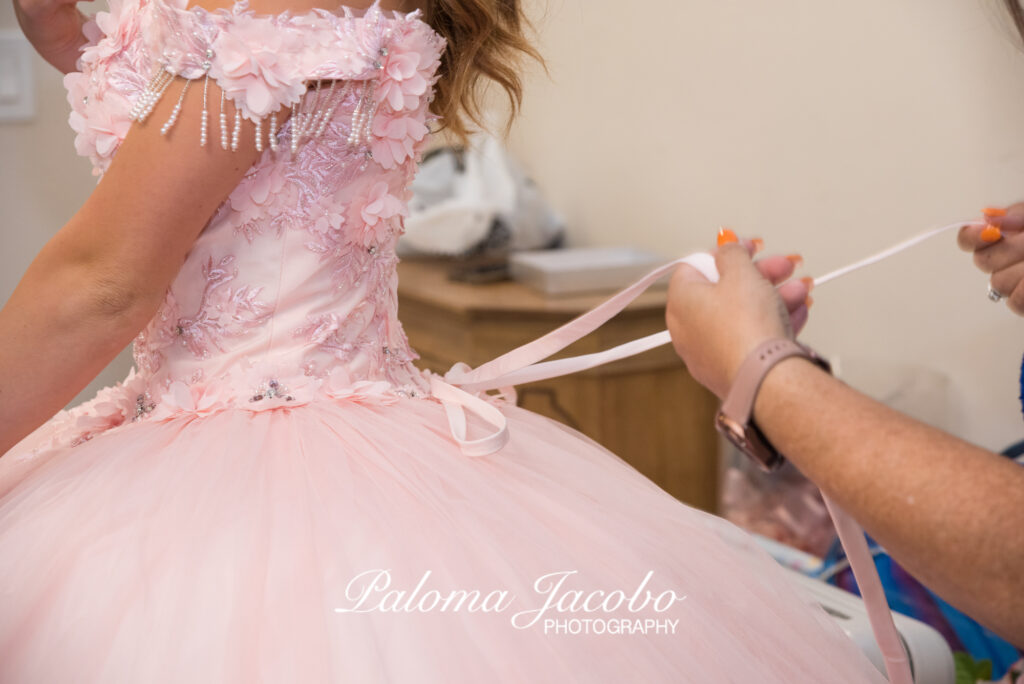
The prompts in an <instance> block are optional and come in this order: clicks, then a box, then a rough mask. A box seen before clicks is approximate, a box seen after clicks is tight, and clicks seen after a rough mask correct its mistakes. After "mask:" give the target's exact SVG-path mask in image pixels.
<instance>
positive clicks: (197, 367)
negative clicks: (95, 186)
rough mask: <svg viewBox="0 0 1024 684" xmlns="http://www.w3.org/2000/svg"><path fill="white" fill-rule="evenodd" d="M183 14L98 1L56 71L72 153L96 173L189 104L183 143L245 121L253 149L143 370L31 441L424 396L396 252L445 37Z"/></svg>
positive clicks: (304, 17)
mask: <svg viewBox="0 0 1024 684" xmlns="http://www.w3.org/2000/svg"><path fill="white" fill-rule="evenodd" d="M184 4H185V2H184V0H111V1H110V9H109V11H108V12H100V13H99V14H97V15H96V17H95V19H94V20H92V21H90V22H89V23H88V24H87V25H86V27H85V31H86V37H87V38H88V40H89V43H88V45H87V47H86V48H85V49H84V51H83V53H82V55H81V58H80V61H79V71H78V72H75V73H71V74H68V75H67V76H66V77H65V85H66V87H67V91H68V99H69V102H70V104H71V108H72V113H71V116H70V124H71V127H72V128H73V130H74V131H75V133H76V134H77V136H76V139H75V146H76V149H77V151H78V153H79V154H81V155H84V156H87V157H88V158H90V159H91V160H92V162H93V166H94V173H95V174H97V175H100V174H102V173H103V172H104V171H105V170H106V168H107V167H108V165H109V163H110V161H111V159H112V158H113V156H114V154H115V153H116V151H117V148H118V146H119V145H120V143H121V141H122V140H124V138H125V136H126V135H127V133H128V131H129V129H130V128H131V126H132V123H133V121H138V120H143V119H145V117H146V116H148V114H149V111H150V110H152V108H153V105H154V104H155V102H156V100H157V99H159V98H160V97H173V98H177V99H179V101H180V100H181V99H184V98H185V97H201V98H203V102H204V111H203V119H204V120H203V124H202V131H203V133H202V139H201V140H198V141H196V144H203V145H206V144H214V145H222V146H223V147H225V148H230V147H237V144H238V135H239V125H240V122H241V120H242V119H248V120H250V121H252V122H254V123H255V124H256V126H255V129H256V136H257V149H258V150H261V151H262V155H261V157H260V159H259V161H258V162H257V163H256V164H255V165H254V166H253V167H252V168H251V169H250V170H249V172H248V173H247V174H246V176H245V178H244V179H243V180H242V182H241V183H240V184H239V185H238V187H237V188H236V189H235V190H234V191H233V192H232V194H231V195H230V197H228V198H227V200H226V201H224V202H223V204H222V205H221V206H220V208H219V209H218V210H217V212H216V213H215V214H214V216H213V217H212V219H211V220H210V222H209V223H208V224H207V226H206V227H205V228H204V229H203V231H202V233H201V234H200V235H199V237H198V239H197V240H196V242H195V244H194V245H193V246H192V249H191V251H190V252H189V254H188V257H187V259H186V261H185V263H184V265H183V267H182V268H181V271H180V272H179V274H178V275H177V277H176V278H175V280H174V282H173V283H172V284H171V286H170V287H169V288H168V291H167V294H166V298H165V299H164V302H163V304H162V305H161V307H160V308H159V310H158V312H157V313H156V315H155V316H154V317H153V319H152V320H151V321H150V323H149V324H148V325H147V326H146V327H145V329H144V330H143V331H142V332H141V333H140V334H139V336H138V337H137V338H136V340H135V342H134V357H135V365H136V368H135V369H133V371H132V373H131V374H130V375H129V376H128V378H127V379H126V380H125V381H124V382H122V383H120V384H118V385H116V386H114V387H110V388H107V389H105V390H103V391H102V392H101V393H100V394H99V395H98V396H97V397H96V398H94V399H93V400H91V401H89V402H87V403H85V404H83V405H81V406H79V407H76V408H75V409H72V410H71V411H65V412H61V414H58V416H57V417H56V418H55V419H54V420H53V421H51V424H50V435H51V437H50V439H48V440H47V441H46V442H45V443H43V444H41V445H40V447H39V448H44V447H52V446H61V445H74V444H76V443H80V442H82V441H84V440H87V439H90V438H91V437H93V436H95V435H96V434H99V433H100V432H103V431H105V430H108V429H111V428H113V427H116V426H119V425H123V424H126V423H129V422H132V421H137V420H164V419H167V418H169V417H173V416H179V415H181V414H183V413H184V414H192V415H205V414H209V413H213V412H217V411H222V410H238V409H243V410H250V411H261V410H267V409H275V408H281V407H291V406H301V405H303V404H306V403H309V402H312V401H318V400H331V401H338V400H350V401H358V402H380V403H390V402H394V401H396V400H397V398H398V397H402V396H406V397H425V396H429V394H430V387H429V382H428V381H427V379H426V376H425V375H424V371H420V370H419V369H417V368H416V367H415V366H414V365H413V364H412V361H413V360H414V359H416V358H418V357H417V356H416V354H415V353H414V352H413V351H412V349H411V348H410V346H409V344H408V341H407V339H406V336H405V333H404V331H403V330H402V326H401V324H400V323H399V321H398V318H397V309H398V304H397V292H396V288H397V276H396V265H397V262H398V259H397V257H396V255H395V243H396V241H397V239H398V237H399V235H400V234H401V233H402V230H403V218H404V217H405V216H406V214H407V203H408V201H409V199H410V192H409V190H408V186H409V183H410V182H411V180H412V177H413V175H414V173H415V171H416V166H417V163H418V161H419V158H420V152H421V148H422V147H423V145H424V142H425V140H426V138H427V133H428V124H429V123H430V122H431V121H432V120H433V117H432V115H431V114H430V113H429V104H430V101H431V100H432V92H433V86H434V83H435V81H436V78H437V71H438V67H439V65H440V58H441V54H442V52H443V50H444V47H445V44H444V41H443V39H442V38H441V37H440V36H438V35H437V34H436V33H435V32H434V31H433V30H432V29H431V28H430V27H429V26H428V25H427V24H425V23H424V22H423V21H422V20H421V19H420V17H419V13H418V12H413V13H410V14H402V13H397V12H386V11H383V10H381V9H380V8H379V7H378V6H377V5H376V4H374V5H373V6H372V7H371V8H369V9H368V10H365V11H364V12H360V13H358V14H356V13H355V12H354V11H353V10H351V9H349V8H346V7H341V8H339V9H338V10H335V11H327V10H313V11H312V12H309V13H305V14H301V15H292V14H291V13H288V12H286V13H282V14H279V15H272V16H271V15H257V14H254V13H253V12H252V11H251V10H249V9H248V7H247V4H246V2H245V0H240V1H239V2H237V3H236V4H235V6H234V7H233V8H232V9H230V10H217V11H207V10H205V9H201V8H191V9H186V7H185V6H184ZM174 76H178V77H180V78H177V79H175V78H174ZM182 83H184V84H185V87H184V88H182V87H181V84H182ZM165 91H166V92H165ZM208 100H209V104H208V106H207V105H206V103H207V101H208ZM282 107H285V108H287V107H290V108H291V109H290V111H291V115H290V116H289V117H287V118H286V120H284V121H282V122H280V125H279V123H278V121H277V118H276V116H273V115H271V113H272V112H277V111H279V110H280V109H281V108H282ZM176 116H177V112H175V114H174V115H172V119H171V120H168V121H167V122H166V123H165V124H164V128H165V129H167V128H169V127H171V126H173V125H174V119H175V118H176ZM207 119H208V121H207ZM165 132H166V130H165ZM183 201H184V200H183Z"/></svg>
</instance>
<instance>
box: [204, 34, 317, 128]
mask: <svg viewBox="0 0 1024 684" xmlns="http://www.w3.org/2000/svg"><path fill="white" fill-rule="evenodd" d="M213 51H214V54H215V58H214V60H213V66H212V67H211V69H210V76H211V77H213V78H214V79H216V81H217V83H218V84H219V85H220V86H221V88H223V89H224V91H225V93H226V94H227V96H228V97H229V98H231V99H232V100H233V101H234V102H236V103H237V104H238V105H239V106H240V107H241V109H242V113H243V115H245V116H246V117H248V118H260V117H264V116H267V115H268V114H270V113H272V112H274V111H276V110H277V109H278V108H280V107H281V106H282V105H285V104H293V103H295V102H298V101H299V98H300V97H301V96H302V94H303V93H304V92H305V91H306V85H305V82H304V80H303V78H304V74H303V73H301V69H300V66H301V65H299V64H298V63H297V60H295V59H294V58H293V56H294V55H298V54H301V53H302V45H301V41H300V34H290V33H288V32H287V31H285V30H282V29H281V28H280V27H277V26H275V25H274V24H273V23H272V22H270V21H268V20H267V19H266V18H265V17H257V16H247V15H237V16H235V17H233V18H232V21H231V23H230V24H228V25H227V26H226V27H224V29H223V30H221V31H220V32H219V33H218V35H217V38H216V40H214V42H213Z"/></svg>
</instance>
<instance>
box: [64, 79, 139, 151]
mask: <svg viewBox="0 0 1024 684" xmlns="http://www.w3.org/2000/svg"><path fill="white" fill-rule="evenodd" d="M64 85H65V86H66V87H67V89H68V102H69V103H70V104H71V106H72V111H71V114H70V116H69V117H68V123H69V124H70V125H71V129H72V130H73V131H74V132H75V133H77V135H76V136H75V150H76V151H77V152H78V154H80V155H82V156H83V157H88V158H89V159H91V160H92V162H93V164H94V165H96V167H98V168H99V169H106V167H107V166H109V164H110V159H111V158H112V157H113V156H114V152H116V151H117V148H118V147H119V146H120V145H121V141H122V140H124V138H125V136H126V135H128V130H129V129H130V128H131V125H132V121H131V118H130V117H129V110H130V109H131V106H130V105H129V104H128V100H127V99H125V98H124V97H123V96H121V95H120V94H119V93H117V92H116V91H113V90H107V91H106V92H105V93H104V94H103V95H102V96H99V95H98V94H92V95H90V94H89V91H88V80H87V77H86V76H85V75H84V74H82V73H71V74H68V75H67V76H65V77H64Z"/></svg>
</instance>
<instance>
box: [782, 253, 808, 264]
mask: <svg viewBox="0 0 1024 684" xmlns="http://www.w3.org/2000/svg"><path fill="white" fill-rule="evenodd" d="M786 258H787V259H789V260H790V261H791V262H793V265H794V266H799V265H800V264H802V263H804V258H803V257H802V256H800V255H799V254H787V255H786Z"/></svg>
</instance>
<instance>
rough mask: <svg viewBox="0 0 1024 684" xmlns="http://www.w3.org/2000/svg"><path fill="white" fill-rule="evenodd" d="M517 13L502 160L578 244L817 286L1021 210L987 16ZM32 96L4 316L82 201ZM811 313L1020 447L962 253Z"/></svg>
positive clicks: (10, 188)
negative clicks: (526, 28)
mask: <svg viewBox="0 0 1024 684" xmlns="http://www.w3.org/2000/svg"><path fill="white" fill-rule="evenodd" d="M531 1H532V2H533V3H534V7H535V9H536V8H543V10H540V9H536V11H535V15H536V16H538V24H539V28H540V39H541V43H542V45H541V47H542V50H543V52H544V54H545V55H546V56H547V58H548V61H549V66H550V69H551V79H550V80H549V79H548V78H547V77H545V76H543V75H541V74H538V73H533V74H532V75H531V77H530V79H529V83H528V93H527V95H528V100H527V107H526V110H525V112H524V116H523V117H522V119H521V120H520V121H519V123H518V124H517V125H516V128H515V130H514V132H513V137H512V145H513V148H514V150H515V152H516V153H517V154H518V155H519V156H520V157H521V158H523V159H524V161H525V162H526V163H527V165H528V166H529V167H530V168H531V170H532V171H533V173H534V175H535V176H536V178H537V180H538V181H539V182H541V183H542V184H543V186H544V187H545V188H546V190H547V192H548V193H549V195H550V196H551V198H552V200H553V201H554V202H555V204H556V205H557V206H558V207H559V208H560V209H561V210H562V211H563V212H564V214H565V215H566V216H567V218H568V219H569V221H570V226H571V228H570V231H571V232H570V239H571V241H572V242H573V243H576V244H603V245H608V244H619V243H628V244H632V245H637V246H641V247H646V248H649V249H653V250H655V251H659V252H662V253H664V254H665V255H666V256H673V255H678V254H681V253H685V252H687V251H690V250H692V249H695V248H706V247H708V246H710V245H711V244H712V241H713V239H714V234H715V232H716V228H717V227H718V226H719V225H720V224H727V225H730V226H733V227H735V228H736V229H737V230H738V231H740V232H741V233H743V234H745V235H760V236H762V237H764V238H765V239H766V241H767V243H768V246H769V248H770V249H774V250H779V251H784V252H791V251H799V252H802V253H803V254H804V256H805V257H806V260H807V268H806V272H807V273H808V274H812V275H813V274H820V273H823V272H825V271H828V270H831V269H832V268H834V267H837V266H840V265H843V264H845V263H846V262H848V261H851V260H853V259H855V258H857V257H860V256H862V255H866V254H868V253H870V252H872V251H874V250H876V249H879V248H881V247H884V246H887V245H889V244H890V243H892V242H895V241H896V240H898V239H900V238H901V237H903V236H905V235H909V234H911V233H914V232H916V231H918V230H920V229H923V228H925V227H927V226H931V225H934V224H938V223H945V222H949V221H954V220H961V219H964V218H969V217H973V216H975V215H976V214H977V213H978V210H979V209H980V208H981V207H982V206H984V205H986V204H990V203H995V204H998V203H1007V202H1011V201H1015V200H1018V199H1024V116H1022V115H1021V112H1024V57H1022V56H1021V55H1020V54H1018V52H1017V51H1016V48H1015V47H1014V46H1013V45H1012V44H1011V42H1010V40H1009V35H1010V34H1009V32H1008V31H1007V30H1006V29H1005V27H1004V25H1003V24H1001V23H1000V22H1001V19H1000V17H999V15H998V13H997V12H996V11H995V10H993V9H992V8H991V6H987V5H985V4H984V1H985V0H901V1H900V2H892V1H891V0H861V1H860V2H856V3H853V2H822V1H821V0H777V1H776V2H772V3H765V2H756V1H754V0H746V1H745V2H740V1H739V0H702V1H696V0H672V1H670V0H652V1H650V2H645V3H628V2H622V0H618V1H617V2H610V1H608V0H550V1H549V2H545V1H544V0H531ZM13 26H15V22H14V16H13V11H12V10H11V8H10V5H9V4H6V3H3V4H0V28H8V27H13ZM36 76H37V85H38V92H37V95H38V109H39V113H38V116H37V118H36V120H35V121H33V122H31V123H29V124H2V125H0V150H2V151H3V152H2V155H3V156H2V160H0V206H2V207H3V210H2V214H0V242H2V249H0V265H2V268H0V301H4V300H5V299H6V298H7V297H8V296H9V294H10V292H11V291H12V290H13V289H14V286H15V285H16V283H17V280H18V278H19V277H20V275H21V274H22V272H24V270H25V268H26V267H27V266H28V263H29V262H30V261H31V259H32V257H33V256H34V255H35V253H36V252H37V251H38V249H39V248H40V247H41V246H42V244H43V243H44V242H45V241H46V240H47V239H48V238H49V237H50V236H51V235H52V234H53V233H54V232H55V231H56V230H57V229H59V228H60V226H61V225H63V223H64V221H66V220H67V218H68V217H70V216H71V215H72V214H73V213H74V211H75V210H76V209H77V208H78V206H79V205H80V204H81V202H82V201H83V200H84V198H85V197H86V196H87V194H88V193H89V191H90V190H91V188H92V187H93V184H94V179H93V178H92V177H91V176H90V175H89V170H88V164H87V163H86V162H85V161H84V160H81V159H78V158H77V157H76V156H75V154H74V149H73V145H72V139H73V137H72V134H71V132H70V130H69V129H68V127H67V123H66V121H67V113H68V108H67V103H66V101H65V96H64V92H63V89H62V87H61V81H60V77H59V75H58V74H56V73H55V72H54V71H53V70H52V69H50V68H49V67H47V66H46V65H45V64H44V63H43V62H42V61H38V62H37V64H36ZM815 298H816V302H817V303H816V304H815V307H814V311H813V319H812V321H811V323H810V325H809V327H808V330H807V333H806V339H807V340H808V341H809V342H811V343H812V344H814V345H816V346H817V347H819V348H820V349H821V350H822V351H823V352H825V353H827V354H829V355H832V356H833V357H834V358H838V359H839V360H840V363H841V366H842V368H843V369H844V371H845V372H846V374H847V377H848V378H849V379H850V381H851V382H852V383H855V384H859V385H862V386H865V387H867V388H868V389H871V390H873V391H875V393H883V392H884V391H886V390H887V388H886V385H887V384H888V385H892V384H893V382H892V381H891V376H892V375H893V374H894V373H898V372H899V369H900V368H903V367H905V366H907V365H908V364H916V365H921V366H923V367H925V368H929V369H933V370H935V371H938V372H940V373H942V374H948V376H949V388H948V389H949V391H950V393H951V394H952V395H953V396H954V399H955V401H954V405H953V406H952V407H948V406H939V407H929V406H924V405H923V404H922V403H921V398H922V397H923V398H924V399H931V398H932V397H931V396H930V395H936V394H939V393H941V392H942V391H944V390H945V388H944V386H943V385H942V382H941V379H936V378H929V377H925V378H924V380H921V381H919V382H918V384H917V388H918V389H916V390H914V391H913V392H912V395H913V396H912V400H906V399H904V404H903V405H904V406H909V407H911V408H912V409H913V410H915V411H917V412H918V413H919V414H920V415H922V416H924V417H926V418H929V419H931V420H932V421H933V422H937V423H942V424H943V425H944V426H946V427H948V428H949V429H951V430H953V431H954V432H956V433H958V434H961V435H963V436H965V437H967V438H969V439H972V440H974V441H977V442H979V443H981V444H983V445H985V446H988V447H991V448H1001V447H1003V446H1005V445H1006V444H1007V443H1009V442H1011V441H1014V440H1016V439H1018V438H1021V437H1024V429H1022V427H1024V426H1022V422H1021V416H1020V411H1019V408H1018V404H1017V399H1016V397H1017V390H1016V385H1015V383H1016V371H1017V368H1018V366H1019V360H1020V357H1019V355H1020V353H1021V351H1022V349H1024V344H1022V341H1024V335H1022V334H1021V332H1022V324H1024V321H1021V320H1020V319H1017V318H1015V317H1014V316H1012V314H1010V313H1009V312H1008V311H1006V310H1005V308H1003V307H1000V306H995V305H992V304H990V303H989V302H988V301H987V300H986V298H985V277H984V276H982V275H981V274H979V273H977V272H976V271H974V270H973V268H972V266H971V265H970V260H969V258H968V257H966V256H965V255H963V254H961V253H960V252H959V251H958V250H957V249H956V247H955V245H954V244H953V238H952V236H951V237H950V238H949V239H945V240H942V239H940V240H939V241H937V242H935V243H934V244H929V245H927V246H925V247H922V248H920V249H918V250H917V251H915V252H913V253H910V254H907V255H904V256H901V257H899V258H898V259H896V260H894V261H892V262H889V263H886V264H883V265H881V266H878V267H876V268H875V269H874V270H872V271H870V272H863V273H861V274H857V275H854V276H851V277H850V278H849V279H847V280H845V281H837V282H836V283H834V284H831V285H828V286H825V287H822V288H821V289H820V290H819V291H818V292H816V293H815ZM128 365H129V364H128V359H127V357H126V356H124V355H123V356H122V357H121V358H120V359H119V360H118V361H116V362H115V364H113V366H112V368H111V369H108V371H106V372H105V373H104V374H103V375H102V376H101V377H100V378H98V380H97V382H96V383H94V384H93V386H91V387H90V388H89V389H88V390H86V391H85V392H83V394H82V396H91V394H92V393H93V392H94V391H95V388H96V387H98V386H102V385H104V384H109V383H111V382H115V381H116V380H118V379H120V378H121V377H123V375H124V374H125V373H126V372H127V368H128ZM893 369H896V370H893ZM921 388H924V389H921ZM896 403H899V402H896ZM926 403H927V402H926ZM931 403H935V402H931Z"/></svg>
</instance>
